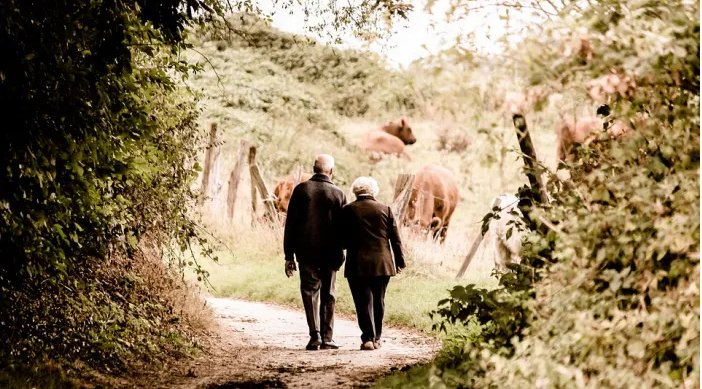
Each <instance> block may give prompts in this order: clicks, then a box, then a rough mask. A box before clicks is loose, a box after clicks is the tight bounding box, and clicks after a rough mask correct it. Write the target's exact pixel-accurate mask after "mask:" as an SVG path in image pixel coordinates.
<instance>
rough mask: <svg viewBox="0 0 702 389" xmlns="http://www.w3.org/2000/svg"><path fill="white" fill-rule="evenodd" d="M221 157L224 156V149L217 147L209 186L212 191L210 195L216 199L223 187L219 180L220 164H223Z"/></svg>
mask: <svg viewBox="0 0 702 389" xmlns="http://www.w3.org/2000/svg"><path fill="white" fill-rule="evenodd" d="M221 157H222V149H220V148H219V147H217V149H216V150H215V153H214V158H212V169H211V172H210V183H209V185H208V187H209V188H210V193H209V197H210V199H214V198H215V197H217V194H218V193H219V191H220V189H221V186H222V185H221V184H220V181H219V171H220V166H221V163H220V162H221Z"/></svg>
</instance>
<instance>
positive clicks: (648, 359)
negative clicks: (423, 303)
mask: <svg viewBox="0 0 702 389" xmlns="http://www.w3.org/2000/svg"><path fill="white" fill-rule="evenodd" d="M698 16H699V4H692V3H678V4H676V5H669V4H666V5H662V4H658V3H641V2H635V1H602V2H598V3H592V6H590V7H587V8H586V9H584V10H581V11H579V13H578V14H577V20H578V22H577V23H576V22H575V21H574V20H575V18H576V17H575V16H563V17H562V20H561V21H555V22H553V23H552V24H551V25H549V26H548V28H547V29H546V30H545V31H546V32H543V31H542V32H541V33H540V34H539V35H538V36H537V37H536V38H535V39H533V40H527V41H526V42H525V43H524V46H523V49H524V54H523V56H521V57H520V58H528V59H529V61H528V63H531V64H533V65H534V67H533V68H532V69H531V70H530V71H529V72H530V74H531V75H532V79H533V80H534V81H535V82H539V83H549V82H554V81H555V80H556V78H558V82H564V85H565V86H566V87H569V86H578V85H582V84H581V83H584V82H586V81H587V80H589V79H592V78H596V77H598V76H600V75H602V74H607V73H609V72H610V69H612V68H614V69H617V70H618V71H619V72H624V73H628V74H635V75H636V77H637V79H638V80H640V82H639V83H638V86H637V89H636V92H635V93H634V94H633V96H627V97H622V96H618V97H617V96H614V97H613V101H612V103H611V106H612V108H613V115H614V116H615V117H620V118H633V117H635V116H637V115H640V114H641V112H645V113H646V115H647V116H648V119H647V121H646V124H645V125H639V126H638V127H637V128H636V130H635V131H634V132H633V133H631V134H629V135H627V136H625V137H623V138H622V139H619V140H611V139H607V136H606V135H602V136H601V137H600V138H601V139H600V140H599V141H597V142H594V143H592V144H591V145H590V146H589V147H587V146H585V147H582V148H580V149H579V150H578V159H577V161H578V162H576V163H574V164H572V165H570V166H569V167H568V168H569V169H570V173H571V179H569V180H567V181H559V180H558V179H556V178H555V177H554V178H553V179H552V182H551V184H550V189H551V192H552V193H553V197H554V198H553V201H552V202H551V204H550V205H544V206H541V207H538V208H534V209H530V210H528V209H523V210H524V211H529V212H528V213H527V212H525V213H526V214H527V215H529V216H530V220H531V221H533V225H532V227H533V228H534V232H533V233H532V234H531V235H530V236H529V237H528V239H527V241H526V246H525V249H524V252H523V253H522V257H523V263H522V265H521V266H516V267H515V270H516V273H512V274H509V275H506V276H503V277H502V280H501V284H502V287H501V288H500V289H497V290H494V291H485V290H479V289H475V288H474V287H472V286H470V285H469V286H467V287H460V286H459V287H456V288H455V289H454V290H453V291H452V292H451V296H450V298H449V299H448V300H445V301H444V302H442V307H441V308H440V309H439V310H438V311H437V313H438V314H439V315H440V316H441V317H443V318H444V320H446V321H448V322H458V323H461V322H464V323H466V322H468V321H471V320H478V321H479V322H480V323H482V324H483V325H484V330H483V332H482V334H481V335H480V337H478V338H477V339H475V340H474V341H472V342H467V343H466V344H465V348H464V350H463V353H462V354H460V356H456V355H455V354H453V355H454V357H452V358H448V359H446V358H444V359H440V360H439V362H440V363H439V364H438V365H437V366H436V367H435V368H434V369H433V370H432V374H431V375H432V376H433V377H432V378H429V380H430V382H431V383H433V386H434V387H444V386H449V387H456V386H457V387H481V388H482V387H515V388H521V387H543V388H556V387H568V388H571V387H620V388H632V387H641V388H644V387H681V386H684V387H695V386H696V385H698V384H699V379H700V370H699V368H700V359H699V352H700V348H699V341H700V338H699V337H700V323H699V319H700V312H699V296H700V294H699V292H700V289H699V288H700V285H699V277H700V264H699V243H700V219H699V214H700V198H699V191H700V186H699V155H700V148H699V140H700V138H699V136H700V132H699V131H700V121H699V117H700V110H699V104H700V100H699V39H700V33H699V19H698ZM571 18H572V19H571ZM578 27H580V28H583V27H584V28H585V30H586V31H587V33H586V36H587V38H588V39H589V40H590V41H591V42H592V47H593V50H594V56H593V58H592V59H589V60H585V61H584V60H583V58H578V57H567V56H564V55H563V51H559V50H558V48H559V41H562V39H563V37H564V36H568V34H569V33H570V32H573V31H574V30H575V29H576V28H578ZM579 33H581V34H582V30H579ZM662 42H665V44H662ZM560 46H562V45H560ZM544 69H546V70H544ZM551 70H553V72H551ZM564 75H565V76H564ZM539 220H547V221H549V222H550V223H548V226H546V225H544V224H543V223H542V222H540V221H539Z"/></svg>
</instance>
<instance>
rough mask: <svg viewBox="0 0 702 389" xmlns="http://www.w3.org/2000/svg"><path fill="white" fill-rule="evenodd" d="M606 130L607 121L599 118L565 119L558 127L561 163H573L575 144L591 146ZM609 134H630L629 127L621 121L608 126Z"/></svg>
mask: <svg viewBox="0 0 702 389" xmlns="http://www.w3.org/2000/svg"><path fill="white" fill-rule="evenodd" d="M604 130H605V121H604V120H603V119H600V118H598V117H586V118H581V119H578V120H577V121H576V120H575V119H573V118H564V119H563V120H561V121H560V122H559V123H558V125H557V126H556V139H557V140H556V143H557V147H558V149H557V155H558V160H559V161H572V159H573V155H572V152H571V151H572V147H573V144H575V143H580V144H589V143H590V142H592V141H593V140H594V139H595V138H596V137H597V134H598V133H599V132H602V131H604ZM606 130H607V133H608V134H609V135H610V136H612V137H618V136H621V135H623V134H625V133H627V132H629V127H628V126H627V125H626V124H624V122H622V121H621V120H615V121H613V122H611V123H607V125H606Z"/></svg>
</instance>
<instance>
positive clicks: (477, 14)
mask: <svg viewBox="0 0 702 389" xmlns="http://www.w3.org/2000/svg"><path fill="white" fill-rule="evenodd" d="M487 2H489V0H486V1H480V0H477V1H475V0H473V1H472V2H471V4H473V3H474V4H477V5H480V4H485V3H487ZM413 3H415V4H416V5H415V8H414V10H413V11H412V12H411V13H410V14H409V18H408V21H402V22H400V23H398V24H397V25H396V26H395V27H394V29H393V34H392V35H391V36H390V37H389V38H388V39H383V40H382V41H379V42H375V43H373V44H371V45H370V47H367V48H368V49H370V50H371V51H374V52H376V53H378V54H379V55H381V56H383V57H385V58H386V60H387V61H388V63H389V64H390V65H392V66H395V67H404V66H407V65H409V64H410V63H411V62H412V61H414V60H416V59H419V58H422V57H425V56H427V55H429V54H430V53H436V52H437V51H440V50H442V49H446V48H448V47H451V46H452V45H453V43H454V42H455V40H456V37H458V36H465V35H467V34H471V35H472V37H473V41H472V42H473V44H474V47H473V50H475V51H477V52H479V53H480V54H487V53H490V52H495V51H497V50H499V48H498V46H497V45H496V44H495V42H496V41H497V39H499V38H500V37H501V36H503V35H504V34H505V32H506V31H507V30H506V27H507V26H506V23H505V21H504V20H501V19H500V12H502V13H504V9H503V10H501V11H499V12H498V10H497V8H495V7H485V8H480V9H479V10H476V11H474V12H471V14H470V15H469V16H468V17H466V18H464V19H462V20H460V21H453V22H447V21H446V17H445V11H446V10H447V9H448V7H449V1H448V0H439V1H437V2H436V5H435V6H434V7H433V8H432V12H431V13H428V12H425V11H424V4H423V2H417V1H415V2H413ZM259 6H260V7H261V8H262V9H263V10H264V11H265V12H267V13H269V12H271V11H273V10H275V8H274V7H273V6H272V2H267V1H262V2H260V3H259ZM511 16H512V17H511V18H510V23H511V27H512V28H515V27H516V26H519V25H522V24H523V23H524V22H523V20H529V16H528V14H527V13H524V12H520V14H519V15H516V14H515V12H514V11H512V14H511ZM272 19H273V26H274V27H276V28H278V29H280V30H283V31H286V32H291V33H296V34H307V33H306V32H305V29H304V27H305V22H304V16H303V13H302V12H299V11H298V10H296V11H295V12H293V14H290V12H289V11H286V10H280V9H278V10H276V11H275V13H274V14H273V17H272ZM307 35H309V34H307ZM313 37H314V38H315V39H318V40H322V41H324V39H320V37H318V36H313ZM344 40H345V44H344V45H342V47H347V48H357V49H358V48H363V47H364V44H363V42H361V41H360V40H357V39H354V38H353V37H345V38H344Z"/></svg>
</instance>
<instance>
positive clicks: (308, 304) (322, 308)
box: [300, 263, 336, 343]
mask: <svg viewBox="0 0 702 389" xmlns="http://www.w3.org/2000/svg"><path fill="white" fill-rule="evenodd" d="M335 282H336V271H334V270H329V269H324V268H319V267H315V266H309V265H305V264H302V263H301V264H300V291H301V292H302V303H303V304H304V306H305V315H307V326H308V327H309V329H310V336H312V337H315V336H319V335H320V334H321V336H322V342H324V343H328V342H331V341H332V335H333V332H334V306H335V305H336V297H335V296H334V283H335ZM320 319H321V322H320Z"/></svg>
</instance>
